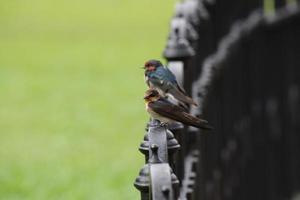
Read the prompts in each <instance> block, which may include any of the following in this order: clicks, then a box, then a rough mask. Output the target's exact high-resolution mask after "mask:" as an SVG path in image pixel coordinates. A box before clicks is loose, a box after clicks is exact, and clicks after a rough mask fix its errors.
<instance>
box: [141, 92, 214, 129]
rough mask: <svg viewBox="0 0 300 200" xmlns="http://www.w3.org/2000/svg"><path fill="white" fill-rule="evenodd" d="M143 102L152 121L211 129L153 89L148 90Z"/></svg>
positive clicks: (205, 122) (204, 122)
mask: <svg viewBox="0 0 300 200" xmlns="http://www.w3.org/2000/svg"><path fill="white" fill-rule="evenodd" d="M144 100H145V103H146V110H147V112H148V113H149V114H150V115H151V117H152V118H153V119H156V120H159V121H160V122H161V123H162V124H168V123H171V122H174V121H177V122H181V123H183V124H186V125H189V126H194V127H196V128H202V129H207V130H211V129H212V127H211V126H210V125H209V124H208V122H207V121H206V120H203V119H200V118H197V117H194V116H192V115H190V114H189V113H187V112H186V111H185V110H184V109H183V108H182V107H180V106H177V105H175V104H172V103H171V102H169V101H168V100H167V99H166V98H163V97H161V96H160V95H159V92H158V91H157V90H155V89H148V90H147V91H146V93H145V96H144Z"/></svg>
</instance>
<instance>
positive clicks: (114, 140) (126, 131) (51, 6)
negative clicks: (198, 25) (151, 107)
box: [0, 0, 175, 200]
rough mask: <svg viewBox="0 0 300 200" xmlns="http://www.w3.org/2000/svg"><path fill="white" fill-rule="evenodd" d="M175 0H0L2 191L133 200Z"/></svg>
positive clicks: (44, 197) (3, 195) (5, 194)
mask: <svg viewBox="0 0 300 200" xmlns="http://www.w3.org/2000/svg"><path fill="white" fill-rule="evenodd" d="M174 3H175V1H173V0H164V1H159V0H106V1H105V0H98V1H96V0H86V1H71V0H44V1H41V0H39V1H38V0H26V1H22V0H9V1H0V199H1V200H12V199H14V200H17V199H22V200H23V199H24V200H54V199H55V200H60V199H61V200H68V199H70V200H71V199H72V200H79V199H82V200H93V199H95V200H96V199H97V200H108V199H116V200H117V199H126V200H127V199H139V193H138V192H137V191H136V190H135V189H134V187H133V181H134V179H135V177H136V176H137V174H138V172H139V169H140V168H141V167H142V166H143V159H144V158H143V156H142V154H140V153H139V152H138V150H137V149H138V146H139V143H140V142H141V140H142V137H143V135H144V126H145V122H146V121H147V114H146V113H145V111H144V103H143V99H142V96H143V92H144V90H145V88H146V87H145V85H144V83H143V71H142V70H141V69H140V67H141V66H142V65H143V63H144V61H145V60H147V59H149V58H161V52H162V50H163V48H164V45H165V43H166V37H167V33H168V26H169V20H170V18H171V15H172V13H173V8H174Z"/></svg>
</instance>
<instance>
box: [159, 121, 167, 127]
mask: <svg viewBox="0 0 300 200" xmlns="http://www.w3.org/2000/svg"><path fill="white" fill-rule="evenodd" d="M160 126H162V127H166V126H168V123H167V122H160Z"/></svg>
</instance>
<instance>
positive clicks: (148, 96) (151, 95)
mask: <svg viewBox="0 0 300 200" xmlns="http://www.w3.org/2000/svg"><path fill="white" fill-rule="evenodd" d="M159 98H160V95H159V93H158V92H157V90H154V89H148V90H147V91H146V92H145V95H144V99H145V101H146V102H147V103H148V102H153V101H156V100H158V99H159Z"/></svg>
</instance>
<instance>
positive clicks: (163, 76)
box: [143, 59, 198, 106]
mask: <svg viewBox="0 0 300 200" xmlns="http://www.w3.org/2000/svg"><path fill="white" fill-rule="evenodd" d="M143 68H144V69H145V81H146V84H147V85H148V87H149V88H154V89H156V90H157V91H158V92H159V94H160V95H161V96H163V97H166V96H167V94H171V95H172V96H173V97H174V98H175V99H177V100H178V101H179V102H182V103H185V104H192V105H195V106H198V104H197V103H196V102H195V101H194V100H193V99H192V98H191V97H189V96H188V95H187V94H186V93H185V91H184V89H182V88H181V87H180V86H179V84H178V82H177V80H176V77H175V75H174V74H173V73H172V72H171V71H170V70H169V69H168V68H167V67H164V66H163V64H162V63H161V62H160V61H158V60H154V59H152V60H149V61H147V62H146V63H145V64H144V67H143Z"/></svg>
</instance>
